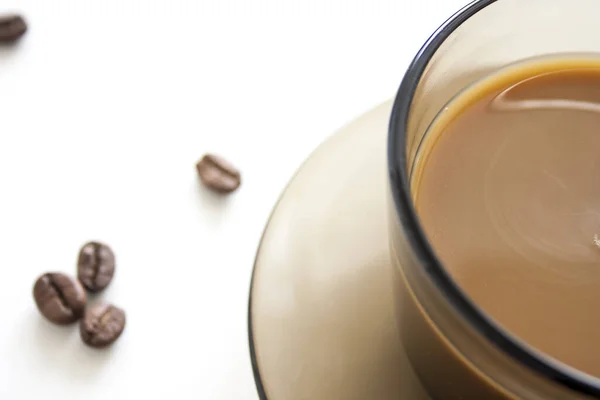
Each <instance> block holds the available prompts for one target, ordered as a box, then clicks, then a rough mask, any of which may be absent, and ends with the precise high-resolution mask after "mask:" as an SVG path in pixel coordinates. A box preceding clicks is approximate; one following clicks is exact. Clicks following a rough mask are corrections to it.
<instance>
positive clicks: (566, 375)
mask: <svg viewBox="0 0 600 400" xmlns="http://www.w3.org/2000/svg"><path fill="white" fill-rule="evenodd" d="M496 1H499V0H475V1H473V2H472V3H470V4H469V5H467V6H465V7H464V8H463V9H461V10H460V11H458V12H457V13H456V14H454V15H453V16H452V17H450V18H449V19H448V20H447V21H446V22H445V23H444V24H443V25H442V26H440V27H439V28H438V30H437V31H436V32H435V33H434V34H433V35H432V36H431V37H430V38H429V39H428V40H427V42H426V43H425V44H424V45H423V47H422V48H421V49H420V50H419V52H418V53H417V55H416V57H415V58H414V59H413V61H412V63H411V64H410V66H409V68H408V70H407V72H406V74H405V75H404V78H403V80H402V83H401V85H400V88H399V90H398V92H397V94H396V98H395V100H394V105H393V108H392V115H391V118H390V125H389V134H388V173H389V179H390V187H391V191H392V197H393V199H394V205H395V209H396V212H397V219H398V222H399V223H400V224H401V226H402V228H403V230H404V231H405V234H406V236H407V239H408V241H409V243H410V246H411V248H412V249H413V251H414V253H415V255H416V256H417V257H418V259H419V262H420V264H421V265H422V267H423V270H424V272H425V273H426V275H427V276H428V277H429V278H430V279H431V280H432V281H433V283H434V284H435V285H436V287H437V288H438V289H439V290H440V292H441V293H442V294H443V295H444V296H445V298H446V299H447V301H448V302H449V303H450V304H451V305H452V307H453V308H454V309H455V310H457V312H458V313H459V315H461V316H462V317H463V318H464V319H465V320H466V321H467V322H468V323H469V324H470V326H472V327H474V328H475V329H476V330H477V331H478V332H479V333H480V334H481V335H482V336H483V337H485V338H486V339H487V340H489V341H490V342H491V343H493V344H494V345H495V346H496V347H497V348H499V349H500V350H501V351H503V352H504V353H505V354H507V355H509V356H510V357H512V358H513V359H514V360H516V361H517V362H519V363H521V364H523V365H525V366H526V367H528V368H529V369H531V370H533V371H535V372H537V373H538V374H541V375H542V376H544V377H545V378H547V379H549V380H551V381H554V382H555V383H557V384H558V385H561V386H564V387H567V388H569V389H570V390H572V391H574V392H578V393H581V394H585V395H588V396H593V397H594V398H599V399H600V380H599V379H596V378H594V377H591V376H589V375H586V374H583V373H579V372H578V371H576V370H574V369H572V368H570V367H567V366H565V365H562V364H560V363H558V362H554V361H552V360H549V359H546V358H545V357H543V356H541V355H539V354H536V353H534V352H531V351H529V350H528V349H527V348H526V347H525V346H523V345H522V344H521V343H519V342H518V341H517V340H516V339H515V338H513V337H511V336H510V335H508V334H507V333H506V332H504V331H503V330H502V329H501V328H500V327H499V326H497V325H496V324H495V323H494V322H492V321H491V320H490V319H489V318H488V317H487V316H486V315H485V314H484V313H483V312H482V311H481V310H480V309H479V308H477V307H476V306H475V305H474V304H473V303H472V302H471V301H470V300H469V298H467V297H466V295H465V294H464V293H463V292H462V291H461V290H460V289H459V288H458V286H457V285H456V283H455V282H454V281H453V280H452V278H451V277H450V276H449V275H448V273H447V272H446V271H445V270H444V268H443V267H442V265H441V263H440V262H439V260H438V259H437V258H436V256H435V254H434V252H433V250H432V248H431V246H430V245H429V243H428V241H427V240H426V238H425V234H424V232H423V231H422V229H421V226H420V223H419V221H418V218H417V215H416V213H415V210H414V207H413V204H412V199H411V195H410V186H409V178H408V167H407V159H406V153H405V148H406V127H407V126H408V125H407V124H408V117H409V113H410V106H411V103H412V98H413V96H414V94H415V91H416V89H417V85H418V84H419V81H420V79H421V76H422V74H423V72H424V70H425V68H426V67H427V64H428V63H429V61H430V60H431V58H432V57H433V55H434V54H435V53H436V51H437V50H438V48H439V47H440V46H441V45H442V43H443V42H444V41H445V40H446V39H447V38H448V36H450V34H451V33H452V32H454V30H456V28H458V27H459V26H460V25H461V24H462V23H463V22H465V21H466V20H468V19H469V18H470V17H472V16H473V15H475V14H476V13H477V12H479V11H481V10H482V9H483V8H485V7H487V6H489V5H490V4H492V3H495V2H496Z"/></svg>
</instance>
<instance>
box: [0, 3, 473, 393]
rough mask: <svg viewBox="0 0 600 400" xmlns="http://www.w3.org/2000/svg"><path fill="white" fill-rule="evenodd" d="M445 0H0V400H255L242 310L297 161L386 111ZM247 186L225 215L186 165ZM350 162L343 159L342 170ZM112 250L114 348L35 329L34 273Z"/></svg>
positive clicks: (40, 323) (448, 6) (70, 267)
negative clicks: (213, 160) (1, 17)
mask: <svg viewBox="0 0 600 400" xmlns="http://www.w3.org/2000/svg"><path fill="white" fill-rule="evenodd" d="M463 3H464V1H459V0H439V1H434V0H422V1H414V2H413V1H411V2H405V1H399V0H389V1H385V0H353V1H350V0H327V1H323V0H302V1H300V0H296V1H290V0H220V1H211V2H208V1H206V0H199V1H183V0H179V1H177V0H169V1H167V0H161V1H158V0H143V1H142V0H135V1H134V0H104V1H101V2H91V1H81V0H52V1H46V0H18V1H17V0H11V1H8V0H0V10H18V11H22V12H23V13H24V14H25V15H26V16H27V18H28V21H29V24H30V28H31V29H30V32H29V33H28V35H27V36H26V37H25V38H24V40H23V41H22V42H21V43H20V45H19V46H18V47H17V48H13V49H9V51H7V50H4V49H2V50H0V118H1V125H0V132H1V133H0V184H1V185H2V196H1V197H0V243H2V245H1V246H0V249H1V251H2V259H1V260H2V261H1V268H2V269H1V270H2V272H3V283H4V285H3V288H2V289H1V290H0V315H2V322H1V325H0V398H2V399H11V400H17V399H32V398H45V399H64V400H68V399H82V398H85V399H87V400H93V399H108V398H110V399H125V398H145V399H164V398H167V396H173V397H175V398H178V399H242V400H243V399H256V397H257V396H256V394H255V389H254V383H253V379H252V374H251V368H250V361H249V356H248V345H247V333H246V311H247V304H246V302H247V296H248V287H249V279H250V274H251V268H252V264H253V260H254V254H255V251H256V246H257V244H258V240H259V238H260V234H261V231H262V229H263V227H264V224H265V222H266V219H267V217H268V215H269V211H270V209H271V208H272V206H273V204H274V203H275V201H276V199H277V196H278V195H279V193H280V191H281V189H282V188H283V186H284V185H285V183H286V181H287V180H288V179H289V178H290V176H291V175H292V173H293V172H294V170H295V169H296V168H297V166H298V165H299V164H300V162H301V161H302V160H303V159H304V158H305V157H306V156H307V155H308V154H309V153H310V151H311V150H312V149H313V148H314V147H315V146H316V145H317V144H318V143H320V142H321V141H322V140H323V139H324V138H325V137H326V136H327V135H328V134H329V133H331V132H332V131H334V130H335V129H337V128H338V127H340V126H341V125H343V124H344V123H345V122H347V121H349V120H351V119H352V118H353V117H354V116H355V115H358V114H360V113H362V112H363V111H365V110H367V109H369V108H371V107H372V106H374V105H375V104H378V103H380V102H381V101H383V100H385V99H386V98H389V97H391V96H392V95H393V94H394V93H395V90H396V88H397V85H398V83H399V82H400V80H401V78H402V73H403V71H404V69H405V68H406V66H407V65H408V62H409V61H410V59H411V58H412V56H413V54H414V53H415V52H416V51H417V49H418V48H419V47H420V44H421V43H422V42H423V41H424V40H425V39H426V38H427V36H428V35H429V33H431V32H432V31H433V29H434V28H435V27H436V26H437V25H439V23H441V22H442V21H443V20H444V19H445V17H447V16H448V15H449V14H451V13H452V12H453V11H454V10H456V9H457V8H458V7H459V6H460V5H462V4H463ZM206 151H214V152H218V153H222V154H223V155H225V156H226V157H227V158H229V159H230V160H231V161H233V162H234V163H235V164H237V165H238V166H239V167H240V168H241V169H242V171H243V184H242V187H241V189H240V190H239V192H237V193H236V194H234V195H233V196H231V197H229V198H228V199H225V200H222V199H219V198H217V197H215V196H212V195H211V194H210V193H208V192H206V191H204V190H202V189H201V188H200V185H199V183H198V182H197V178H196V175H195V170H194V164H195V162H196V161H197V159H198V158H199V157H200V156H201V155H202V154H203V153H204V152H206ZM349 161H350V162H351V160H349ZM89 239H99V240H103V241H106V242H107V243H109V244H111V245H112V246H113V248H114V249H115V252H116V255H117V263H118V267H117V268H118V271H117V274H116V277H115V281H114V282H113V284H112V285H111V287H110V288H109V289H108V290H107V291H106V293H104V295H103V296H102V297H104V298H106V299H107V300H109V301H111V302H114V303H115V304H118V305H120V306H122V307H124V308H125V309H126V311H127V313H128V314H127V316H128V326H127V329H126V331H125V333H124V336H123V337H122V338H121V339H120V341H119V342H118V343H117V344H116V345H115V346H114V347H113V348H112V349H111V350H109V351H105V352H98V351H92V350H89V349H87V348H85V347H83V346H82V345H81V343H79V339H78V335H77V330H76V328H75V327H72V328H71V329H69V328H66V329H65V328H58V327H54V326H51V325H49V324H47V323H46V322H45V321H44V320H42V319H41V317H39V316H38V314H37V312H36V310H35V307H34V305H33V302H32V299H31V287H32V285H33V281H34V279H35V278H36V277H37V275H39V274H41V273H43V272H45V271H47V270H60V271H65V272H74V270H75V260H76V256H77V251H78V249H79V246H80V245H81V244H82V243H83V242H85V241H86V240H89Z"/></svg>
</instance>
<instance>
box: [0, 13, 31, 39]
mask: <svg viewBox="0 0 600 400" xmlns="http://www.w3.org/2000/svg"><path fill="white" fill-rule="evenodd" d="M25 32H27V23H26V22H25V20H24V19H23V17H21V16H20V15H16V14H11V15H1V16H0V43H12V42H15V41H16V40H18V39H19V38H20V37H21V36H23V35H24V34H25Z"/></svg>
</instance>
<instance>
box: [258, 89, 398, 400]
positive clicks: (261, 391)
mask: <svg viewBox="0 0 600 400" xmlns="http://www.w3.org/2000/svg"><path fill="white" fill-rule="evenodd" d="M393 102H394V99H393V98H388V99H386V100H384V101H381V102H379V103H377V104H376V105H375V106H373V107H370V108H368V109H367V110H366V111H363V112H362V113H360V114H359V115H358V116H356V117H354V118H352V119H351V120H350V121H349V122H347V123H345V124H344V125H342V126H341V127H340V128H338V129H336V130H335V131H334V132H333V133H331V134H330V135H329V136H327V137H326V138H325V139H324V140H323V141H321V143H319V144H318V145H317V146H316V147H315V148H314V149H313V150H312V151H311V152H310V153H309V154H308V156H307V157H306V158H305V159H304V161H302V163H300V165H299V166H298V168H297V169H296V170H295V171H294V173H293V174H292V175H291V177H290V179H289V180H288V182H287V183H286V185H285V187H284V188H283V189H282V191H281V193H280V194H279V197H278V198H277V201H276V202H275V204H274V205H273V208H272V210H271V212H270V214H269V217H268V218H267V221H266V223H265V226H264V228H263V230H262V234H261V237H260V241H259V243H258V246H257V249H256V254H255V256H254V262H253V264H252V275H251V278H250V290H249V295H248V311H247V319H248V320H247V326H248V345H249V352H250V362H251V365H252V375H253V376H254V383H255V386H256V391H257V393H258V397H259V400H269V397H268V396H267V391H266V389H265V386H264V379H263V376H262V375H261V373H260V367H259V366H258V358H257V356H256V342H255V340H254V330H253V325H252V295H253V293H254V282H255V278H256V264H257V261H258V256H259V254H260V250H261V248H262V246H263V240H264V238H265V234H266V232H267V231H268V229H269V226H270V224H271V221H272V219H273V215H274V214H275V212H276V211H277V209H278V208H279V206H280V204H281V201H282V199H283V198H284V196H285V194H286V193H287V191H288V189H289V187H290V185H291V184H292V182H294V180H295V179H296V177H297V176H298V174H299V173H300V171H302V170H303V169H304V168H305V166H306V165H307V164H308V163H309V162H310V161H311V160H312V159H313V157H314V156H315V154H317V152H318V151H319V150H321V149H322V148H323V147H325V146H327V144H329V143H330V142H332V141H334V140H336V138H338V136H339V135H340V134H343V132H344V131H346V130H347V129H348V128H349V127H351V126H352V125H354V124H355V123H356V122H357V121H359V120H361V119H362V118H363V117H365V116H367V115H369V114H371V113H373V112H375V111H376V110H379V109H380V108H382V107H386V106H388V107H389V108H390V113H391V110H392V107H393ZM389 118H390V116H389V115H388V117H387V119H388V121H389ZM271 400H272V399H271Z"/></svg>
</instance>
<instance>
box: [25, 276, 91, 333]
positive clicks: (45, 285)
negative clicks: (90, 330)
mask: <svg viewBox="0 0 600 400" xmlns="http://www.w3.org/2000/svg"><path fill="white" fill-rule="evenodd" d="M33 298H34V300H35V304H36V305H37V308H38V309H39V310H40V312H41V313H42V315H43V316H44V317H46V318H47V319H48V320H49V321H51V322H54V323H55V324H60V325H65V324H70V323H73V322H75V321H77V320H78V319H79V318H81V317H82V316H83V313H84V311H85V305H86V301H87V299H86V295H85V290H84V289H83V286H81V284H80V283H79V282H78V281H77V280H76V279H74V278H71V277H70V276H67V275H65V274H61V273H58V272H50V273H47V274H44V275H42V276H40V277H39V278H38V280H37V281H35V285H34V286H33Z"/></svg>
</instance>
